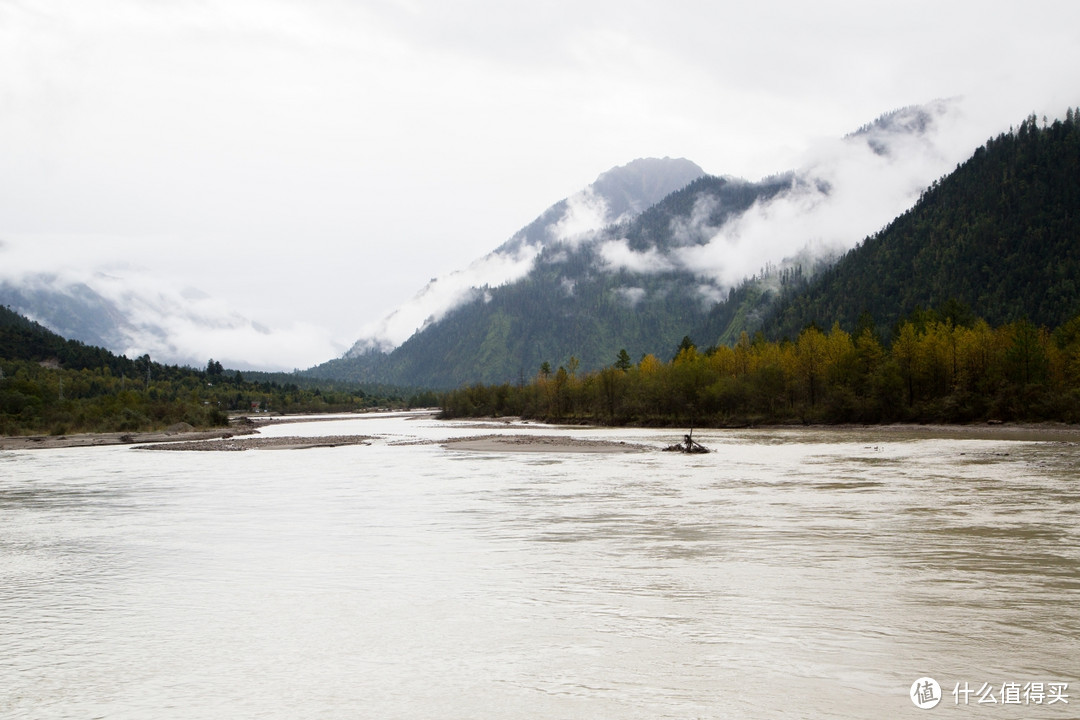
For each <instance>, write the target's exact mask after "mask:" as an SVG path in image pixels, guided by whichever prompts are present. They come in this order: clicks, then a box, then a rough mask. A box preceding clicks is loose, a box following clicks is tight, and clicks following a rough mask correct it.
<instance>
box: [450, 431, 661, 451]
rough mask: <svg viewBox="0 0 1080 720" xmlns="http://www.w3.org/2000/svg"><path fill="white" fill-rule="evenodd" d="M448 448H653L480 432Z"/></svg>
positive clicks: (487, 449)
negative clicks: (483, 433) (479, 434)
mask: <svg viewBox="0 0 1080 720" xmlns="http://www.w3.org/2000/svg"><path fill="white" fill-rule="evenodd" d="M442 446H443V447H445V448H447V449H448V450H470V451H473V452H555V453H630V452H643V451H646V450H652V449H655V448H651V447H649V446H647V445H635V444H633V443H625V442H616V441H611V440H582V439H580V438H572V437H566V436H565V435H562V436H557V435H550V436H549V435H481V436H478V437H466V438H455V439H452V440H446V441H444V442H443V443H442Z"/></svg>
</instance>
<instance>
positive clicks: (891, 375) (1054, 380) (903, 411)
mask: <svg viewBox="0 0 1080 720" xmlns="http://www.w3.org/2000/svg"><path fill="white" fill-rule="evenodd" d="M863 320H864V322H863V324H862V327H861V328H859V329H858V330H857V331H856V332H855V333H849V332H847V331H845V330H843V329H842V328H841V327H840V326H839V325H838V324H837V325H834V326H833V327H832V328H831V329H830V330H828V331H823V330H821V329H819V328H818V327H816V326H810V327H808V328H806V329H805V330H803V331H802V332H801V333H800V334H799V335H798V337H797V338H796V339H794V340H782V341H770V340H766V339H765V337H764V336H763V335H762V334H760V333H759V334H757V335H756V337H755V338H753V339H751V338H750V337H749V336H748V335H747V334H746V333H743V334H742V336H741V337H740V338H739V340H738V342H736V343H735V344H734V345H733V346H727V345H722V346H719V347H711V348H708V349H706V350H698V348H697V347H696V346H695V345H694V343H693V342H692V340H691V339H690V338H684V339H683V342H682V343H681V344H680V346H679V348H678V350H677V352H676V354H675V355H674V357H673V358H672V359H671V360H669V361H666V362H665V361H662V360H660V359H659V358H657V357H656V356H655V355H646V356H644V357H642V358H641V359H640V361H639V362H637V363H636V364H631V363H630V362H629V358H628V357H627V355H626V353H625V352H624V353H621V354H620V357H619V358H618V359H614V360H615V361H614V362H613V364H612V365H610V366H608V367H605V368H603V369H601V370H599V371H595V372H588V373H578V372H577V368H576V365H575V363H574V362H573V360H571V362H570V363H569V364H568V365H567V366H560V367H559V368H557V369H556V370H555V371H552V370H551V369H550V366H548V365H546V364H545V366H542V367H541V369H540V371H539V372H538V373H537V374H536V376H535V377H534V378H533V379H532V380H531V381H530V382H528V383H519V384H516V385H515V384H502V385H472V386H469V387H463V388H460V389H458V390H454V391H451V392H447V393H445V394H444V395H443V396H442V408H443V412H442V416H443V417H446V418H459V417H480V416H503V415H516V416H521V417H524V418H530V419H537V420H543V421H548V422H561V423H569V422H574V423H598V424H609V425H643V426H681V427H689V426H711V427H732V426H752V425H756V424H786V423H793V424H794V423H885V422H919V423H925V422H942V423H965V422H976V421H1044V420H1056V421H1063V422H1077V421H1080V316H1078V317H1075V318H1073V319H1071V320H1070V321H1068V322H1067V323H1065V324H1063V325H1061V326H1060V327H1058V328H1056V329H1055V330H1054V331H1052V332H1051V331H1050V330H1048V329H1046V328H1041V327H1037V326H1035V325H1033V324H1032V323H1031V322H1029V321H1027V320H1019V321H1016V322H1012V323H1007V324H1004V325H1000V326H997V327H991V326H990V325H989V324H988V323H987V322H986V321H985V320H982V319H979V318H976V317H974V316H973V315H971V313H970V311H966V309H965V308H964V307H963V306H962V305H961V304H960V303H949V305H948V307H945V308H943V309H942V310H928V311H924V310H917V311H916V312H914V313H912V314H911V315H910V316H909V317H908V318H905V319H904V320H903V321H902V322H901V323H899V324H898V325H897V326H896V327H895V328H894V330H893V332H892V333H891V335H890V337H889V340H888V342H887V343H886V342H883V341H882V340H881V339H880V335H879V333H878V331H877V329H876V328H875V327H874V325H873V323H872V321H870V320H869V318H866V317H864V319H863Z"/></svg>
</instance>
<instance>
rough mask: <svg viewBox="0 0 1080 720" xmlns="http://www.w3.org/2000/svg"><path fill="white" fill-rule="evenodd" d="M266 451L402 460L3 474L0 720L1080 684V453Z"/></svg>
mask: <svg viewBox="0 0 1080 720" xmlns="http://www.w3.org/2000/svg"><path fill="white" fill-rule="evenodd" d="M487 431H490V432H508V433H514V434H521V433H523V432H529V433H544V432H548V430H546V429H545V428H542V427H538V426H512V427H505V426H502V425H497V424H492V425H491V426H490V428H489V429H488V430H487ZM265 432H266V433H267V434H271V435H273V434H277V435H297V434H320V435H337V434H350V433H352V434H365V435H374V436H376V437H377V438H379V439H378V440H377V441H376V442H374V443H373V444H372V445H371V446H367V447H364V446H359V447H340V448H327V449H315V450H297V451H249V452H245V453H154V452H146V451H140V452H135V451H132V450H130V449H128V448H122V447H114V448H86V449H72V450H57V451H34V452H8V453H2V454H0V716H2V717H13V718H89V717H105V718H145V717H156V718H158V717H160V718H180V717H183V718H189V717H218V716H220V717H233V718H326V717H342V718H346V717H348V718H353V717H378V718H430V717H440V718H442V717H451V718H507V717H520V718H569V717H596V718H611V717H619V718H697V717H700V718H727V717H732V718H741V717H765V718H785V717H791V718H804V717H851V718H876V717H895V716H897V715H900V714H902V713H915V712H918V710H916V708H915V707H914V706H913V705H912V704H911V701H910V700H909V699H908V696H907V694H908V688H909V686H910V685H911V683H912V682H913V681H914V680H915V679H916V678H919V677H922V676H927V675H929V676H932V677H934V678H936V679H937V680H938V682H939V683H940V684H941V686H942V688H943V691H944V694H945V698H944V699H943V701H942V706H943V707H939V709H938V712H941V711H942V710H948V709H952V710H954V711H958V710H959V708H956V707H951V708H950V707H949V706H952V705H953V703H954V701H953V697H952V696H951V695H950V694H949V693H950V692H951V690H952V689H953V687H954V685H955V684H956V683H964V682H967V683H969V684H972V685H975V686H976V687H977V686H979V685H981V684H983V683H992V684H996V685H998V686H1000V685H1001V684H1002V683H1004V682H1019V683H1025V682H1045V683H1049V682H1070V683H1075V682H1077V678H1076V667H1077V666H1076V652H1075V648H1076V641H1077V638H1078V637H1080V610H1078V609H1077V608H1078V606H1080V605H1078V603H1077V602H1076V597H1077V590H1078V589H1080V573H1078V569H1080V567H1078V566H1080V549H1078V548H1080V542H1078V541H1080V537H1078V535H1080V529H1078V527H1077V523H1076V520H1075V517H1076V516H1075V511H1076V509H1077V502H1078V501H1080V490H1078V488H1077V485H1076V474H1077V473H1076V469H1077V467H1080V462H1078V461H1080V449H1078V448H1077V446H1075V445H1073V444H1069V443H1061V442H1036V441H1034V439H1025V441H1023V442H1012V441H1004V440H1001V439H977V440H965V439H959V438H945V439H943V438H935V437H933V436H932V435H928V434H926V433H923V434H921V435H916V434H910V435H904V434H900V433H896V432H892V433H882V432H880V431H874V430H865V431H841V430H836V431H819V430H791V431H783V432H776V431H771V432H769V431H761V432H755V431H737V432H721V431H712V432H707V431H698V432H697V433H695V436H696V437H697V436H698V435H699V434H700V437H699V439H701V440H702V441H703V442H705V443H706V444H707V445H709V446H711V447H713V448H714V449H715V450H717V452H714V453H712V454H710V455H698V456H677V455H672V454H668V453H659V452H656V453H645V454H630V455H603V454H600V455H593V454H560V453H550V454H549V453H543V454H532V453H530V454H517V455H515V454H504V453H470V452H462V451H454V450H447V449H444V448H442V447H441V446H439V445H437V444H415V441H418V440H421V441H422V440H438V439H445V438H448V437H452V436H453V437H461V436H466V435H476V434H477V433H478V429H477V428H476V427H475V426H463V425H450V424H444V423H437V422H435V421H432V420H430V419H412V418H408V417H389V418H388V417H366V418H363V419H347V420H345V419H343V420H340V421H335V422H315V423H311V424H305V425H299V424H293V425H288V426H279V427H274V428H268V429H267V430H266V431H265ZM556 432H557V433H558V434H566V433H567V432H568V431H567V430H565V429H560V430H558V431H556ZM579 432H580V433H581V434H582V435H583V436H585V437H589V438H608V439H619V440H625V441H627V442H638V443H646V444H651V445H654V446H655V447H657V448H659V447H662V446H664V445H666V444H669V442H670V437H669V436H670V433H667V434H665V433H661V432H656V431H646V430H624V431H604V430H587V431H579ZM404 443H409V444H404ZM1071 688H1072V689H1073V690H1080V685H1071ZM1070 700H1071V704H1070V705H1068V706H1066V705H1064V704H1063V703H1057V704H1055V705H1053V706H1049V705H1043V706H1038V707H1035V706H1028V707H1024V706H1005V705H997V706H995V707H994V708H992V709H991V710H985V709H984V708H981V707H975V706H972V707H969V708H967V710H968V711H970V712H979V711H982V712H992V714H993V715H994V716H995V717H1061V718H1066V717H1072V716H1074V715H1075V713H1073V712H1071V710H1070V708H1072V707H1075V706H1076V703H1080V697H1078V698H1076V699H1075V700H1072V699H1070Z"/></svg>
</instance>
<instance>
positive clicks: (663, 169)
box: [345, 158, 705, 363]
mask: <svg viewBox="0 0 1080 720" xmlns="http://www.w3.org/2000/svg"><path fill="white" fill-rule="evenodd" d="M704 174H705V171H704V170H702V169H701V168H700V167H698V166H697V165H695V164H694V163H692V162H690V161H689V160H685V159H681V158H678V159H673V158H642V159H638V160H634V161H632V162H630V163H628V164H626V165H623V166H621V167H617V168H612V169H611V170H608V171H607V172H605V173H603V174H602V175H600V176H599V177H598V178H597V179H596V181H595V182H593V183H592V184H591V185H589V186H588V187H586V188H584V189H583V190H581V191H579V192H577V193H575V194H573V195H571V196H570V197H568V198H565V199H563V200H560V201H559V202H557V203H555V204H554V205H552V206H551V207H550V208H548V209H547V210H545V211H544V212H543V213H541V214H540V216H539V217H537V218H536V219H535V220H534V221H533V222H531V223H529V224H528V225H526V226H525V227H524V228H522V229H521V230H519V231H518V232H517V233H515V234H514V235H513V236H512V237H511V238H510V239H509V240H507V241H506V242H504V243H503V244H502V245H500V246H499V247H498V248H496V249H495V250H494V251H492V252H490V253H488V254H487V255H485V256H484V257H481V258H479V259H477V260H475V261H473V262H472V263H471V264H470V265H468V266H467V267H466V268H464V269H462V270H458V271H455V272H453V273H450V274H449V275H446V276H444V277H440V278H435V279H433V280H431V281H430V282H429V283H428V284H427V285H425V286H424V287H423V288H422V289H421V290H420V292H418V293H417V294H416V295H415V296H414V297H413V298H412V300H410V301H409V302H407V303H405V304H404V305H402V306H401V307H399V308H397V309H396V310H394V312H392V313H390V315H388V316H387V317H385V318H383V319H382V320H380V321H379V322H377V323H375V324H373V325H371V326H369V327H368V328H365V330H364V331H363V333H364V334H363V336H362V337H361V338H360V339H359V340H357V341H356V342H355V343H353V346H352V347H351V348H350V350H349V351H348V352H347V353H346V355H345V356H346V357H348V358H362V357H364V356H368V355H370V354H371V351H381V352H390V351H392V350H393V349H394V348H396V347H397V346H399V345H401V344H402V343H403V342H404V341H405V340H407V339H408V338H409V337H410V336H412V335H413V333H415V332H417V331H418V330H420V329H423V328H425V327H428V326H429V325H432V324H433V323H437V322H439V321H440V320H441V319H442V318H443V317H444V316H445V315H446V314H447V313H449V312H450V311H451V310H453V309H454V308H456V307H460V306H462V305H465V304H467V303H470V302H473V301H475V300H477V299H478V298H483V297H485V292H486V288H491V287H498V286H501V285H505V284H507V283H511V282H513V281H515V280H518V279H520V278H522V277H524V276H525V275H526V274H527V273H528V272H529V271H530V270H531V269H532V268H533V265H534V262H535V260H536V258H537V256H538V255H539V254H540V252H541V251H542V250H543V249H544V248H546V247H549V246H552V245H554V244H560V243H568V244H571V245H572V244H575V243H577V242H580V241H581V240H582V239H584V238H587V237H588V236H589V235H590V234H592V233H595V232H597V231H599V230H600V229H601V228H603V227H605V226H608V225H610V224H612V223H619V222H626V221H628V220H630V219H632V218H633V217H635V216H636V215H638V214H640V213H641V212H642V211H643V210H645V209H646V208H648V207H650V206H652V205H654V204H655V203H656V202H658V201H659V200H661V199H662V198H663V197H665V196H666V195H668V194H669V193H671V192H672V191H674V190H678V189H679V188H681V187H684V186H686V185H687V184H688V183H689V182H691V181H693V180H695V179H697V178H699V177H702V176H703V175H704ZM377 359H378V358H371V357H368V358H367V362H369V363H370V362H375V361H377Z"/></svg>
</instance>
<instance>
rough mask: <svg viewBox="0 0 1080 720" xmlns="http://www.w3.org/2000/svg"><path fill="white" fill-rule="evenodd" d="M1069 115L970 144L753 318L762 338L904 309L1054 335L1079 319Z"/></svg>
mask: <svg viewBox="0 0 1080 720" xmlns="http://www.w3.org/2000/svg"><path fill="white" fill-rule="evenodd" d="M1078 238H1080V115H1077V114H1074V112H1073V111H1072V110H1070V111H1069V112H1068V113H1067V114H1066V119H1065V120H1064V121H1056V122H1054V123H1053V124H1052V125H1044V127H1042V128H1040V127H1039V124H1038V122H1037V120H1036V119H1035V117H1034V116H1032V117H1030V118H1028V119H1026V120H1025V121H1024V122H1023V123H1021V124H1020V126H1019V128H1018V129H1016V130H1015V131H1012V132H1009V133H1005V134H1002V135H1000V136H998V137H996V138H994V139H992V140H990V141H989V142H987V143H986V145H985V146H983V147H980V148H979V149H977V150H976V151H975V153H974V155H973V156H972V157H971V158H970V159H968V160H967V161H966V162H964V163H963V164H961V165H959V166H958V167H957V168H956V170H955V171H954V172H952V173H951V174H950V175H948V176H947V177H945V178H943V179H941V180H940V181H938V182H935V183H933V185H932V186H931V187H930V188H929V189H928V190H927V191H926V192H925V193H924V194H923V195H922V197H921V198H920V199H919V201H918V202H917V203H916V204H915V206H914V207H912V208H911V209H910V210H909V211H908V212H905V213H904V214H902V215H901V216H900V217H898V218H896V219H895V220H894V221H893V222H892V223H890V224H889V225H888V226H887V227H886V228H885V229H883V230H882V231H881V232H879V233H876V234H874V235H872V236H870V237H868V238H866V240H865V241H864V242H862V243H861V244H859V245H858V246H857V247H856V248H854V249H852V250H851V251H849V252H848V253H847V254H845V255H844V256H843V257H842V258H841V259H840V260H839V261H838V262H837V263H836V264H835V265H834V266H833V267H832V268H830V269H829V270H827V271H825V272H823V273H822V274H821V275H820V276H819V277H818V278H817V279H816V280H815V281H814V282H812V283H810V285H809V287H808V288H806V289H805V290H804V291H801V292H798V293H788V294H786V296H785V297H784V298H783V299H782V300H781V301H780V303H779V304H778V305H777V306H776V307H775V309H774V310H773V311H772V314H771V315H770V316H769V317H768V318H767V319H766V320H765V321H764V323H763V329H764V330H765V331H766V334H767V335H769V336H771V337H784V336H787V337H794V336H795V335H796V334H798V332H799V331H800V330H801V329H802V328H804V327H806V326H807V325H809V324H810V323H817V324H818V325H819V326H824V327H828V326H831V325H832V323H834V322H839V323H840V325H841V327H844V328H846V329H848V330H849V331H850V330H853V329H854V328H855V327H856V325H857V324H858V323H859V322H860V318H862V322H866V320H867V319H872V320H873V321H874V322H875V323H876V325H877V326H878V327H879V328H883V329H884V328H890V327H893V326H894V325H895V324H896V323H897V322H898V321H899V320H900V319H901V318H903V317H905V316H907V315H909V314H910V313H912V312H913V311H914V310H915V309H916V308H918V307H922V308H924V309H927V308H932V307H933V308H940V307H942V306H945V305H946V304H948V305H950V306H952V307H954V308H955V307H957V306H958V305H959V306H960V307H963V306H966V308H968V309H969V311H970V312H972V313H974V315H976V316H978V317H981V318H983V319H985V320H986V321H987V322H989V323H990V324H991V325H1000V324H1004V323H1007V322H1012V321H1015V320H1020V319H1027V320H1030V321H1031V322H1033V323H1034V324H1036V325H1042V326H1047V327H1051V328H1053V327H1058V326H1060V325H1062V324H1064V323H1065V322H1067V321H1068V320H1070V319H1072V318H1074V317H1076V316H1077V314H1080V242H1077V239H1078Z"/></svg>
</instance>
